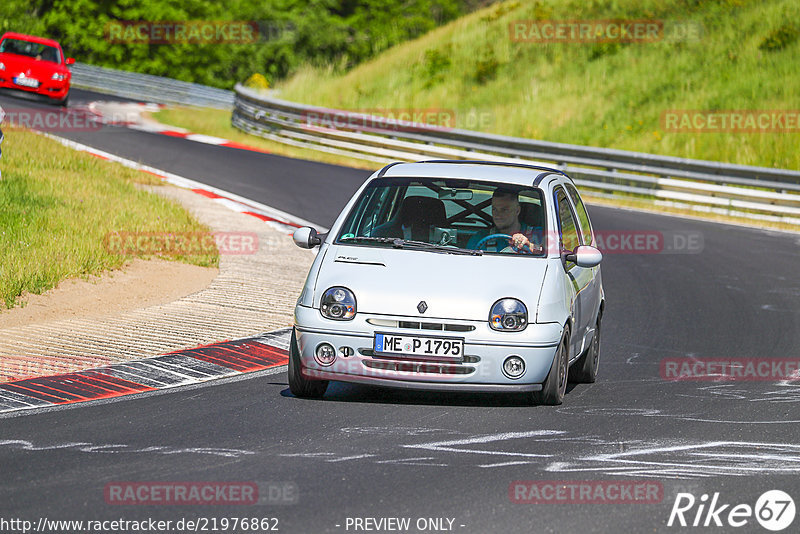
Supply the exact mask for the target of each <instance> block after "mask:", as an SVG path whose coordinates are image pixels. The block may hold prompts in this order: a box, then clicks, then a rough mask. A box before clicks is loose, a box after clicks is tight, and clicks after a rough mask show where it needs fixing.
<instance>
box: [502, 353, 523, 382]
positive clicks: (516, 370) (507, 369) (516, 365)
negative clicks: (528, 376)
mask: <svg viewBox="0 0 800 534" xmlns="http://www.w3.org/2000/svg"><path fill="white" fill-rule="evenodd" d="M503 374H504V375H506V376H507V377H508V378H519V377H521V376H522V375H524V374H525V360H523V359H522V358H520V357H519V356H509V357H508V358H506V361H504V362H503Z"/></svg>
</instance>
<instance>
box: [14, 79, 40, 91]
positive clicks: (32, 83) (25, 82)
mask: <svg viewBox="0 0 800 534" xmlns="http://www.w3.org/2000/svg"><path fill="white" fill-rule="evenodd" d="M14 83H15V84H17V85H21V86H23V87H33V88H34V89H36V88H37V87H39V80H37V79H36V78H20V77H16V78H14Z"/></svg>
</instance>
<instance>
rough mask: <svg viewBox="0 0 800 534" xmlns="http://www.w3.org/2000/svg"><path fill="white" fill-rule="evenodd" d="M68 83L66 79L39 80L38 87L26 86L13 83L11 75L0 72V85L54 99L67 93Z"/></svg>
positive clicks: (62, 97) (61, 97)
mask: <svg viewBox="0 0 800 534" xmlns="http://www.w3.org/2000/svg"><path fill="white" fill-rule="evenodd" d="M69 85H70V82H69V81H66V80H64V81H56V80H40V81H39V87H26V86H24V85H17V84H15V83H14V79H13V77H12V76H11V75H9V74H5V73H3V72H0V87H3V88H6V89H17V90H19V91H25V92H26V93H34V94H37V95H42V96H46V97H48V98H52V99H54V100H63V99H64V97H65V96H67V94H68V93H69Z"/></svg>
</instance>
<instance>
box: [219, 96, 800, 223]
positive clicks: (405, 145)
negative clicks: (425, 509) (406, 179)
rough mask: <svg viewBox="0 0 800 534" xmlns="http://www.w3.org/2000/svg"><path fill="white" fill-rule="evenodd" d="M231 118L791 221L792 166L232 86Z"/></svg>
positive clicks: (326, 145)
mask: <svg viewBox="0 0 800 534" xmlns="http://www.w3.org/2000/svg"><path fill="white" fill-rule="evenodd" d="M235 93H236V98H235V103H234V109H233V117H232V123H233V125H234V126H236V127H238V128H240V129H242V130H244V131H246V132H249V133H253V134H256V135H259V136H261V137H265V138H268V139H272V140H275V141H279V142H281V143H286V144H290V145H294V146H300V147H304V148H311V149H314V150H319V151H323V152H329V153H334V154H340V155H346V156H350V157H356V158H359V159H363V160H368V161H375V162H378V163H384V162H388V161H397V160H401V161H416V160H419V159H422V158H449V159H480V160H488V161H500V162H534V163H539V164H544V165H549V166H554V167H557V168H559V169H561V170H563V171H565V172H567V173H569V174H570V176H572V177H573V178H574V179H575V181H576V183H578V184H579V185H580V186H582V187H584V188H587V189H590V190H592V193H594V194H596V195H613V194H620V193H621V194H628V195H644V196H647V197H654V198H655V199H656V202H657V203H659V204H661V205H672V206H678V207H685V208H688V209H693V210H697V211H705V212H712V213H720V214H725V215H732V216H737V217H745V218H751V219H761V220H769V221H776V222H785V223H788V224H800V172H798V171H792V170H786V169H772V168H767V167H751V166H746V165H732V164H726V163H720V162H714V161H703V160H693V159H686V158H676V157H670V156H658V155H654V154H646V153H641V152H628V151H624V150H611V149H605V148H593V147H585V146H580V145H569V144H564V143H548V142H545V141H537V140H533V139H522V138H517V137H507V136H502V135H493V134H485V133H479V132H473V131H468V130H459V129H448V128H442V127H436V126H427V125H422V124H416V123H408V122H405V123H404V122H399V121H396V120H389V119H384V118H381V117H374V116H368V115H363V114H358V113H352V112H348V111H342V110H333V109H325V108H320V107H315V106H308V105H304V104H297V103H293V102H287V101H285V100H279V99H276V98H272V97H269V96H265V95H263V94H260V93H257V92H255V91H252V90H250V89H247V88H245V87H243V86H241V85H237V86H236V88H235Z"/></svg>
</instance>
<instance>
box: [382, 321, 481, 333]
mask: <svg viewBox="0 0 800 534" xmlns="http://www.w3.org/2000/svg"><path fill="white" fill-rule="evenodd" d="M367 322H368V323H369V324H371V325H373V326H380V327H382V328H407V329H410V330H438V331H440V332H472V331H473V330H475V327H474V326H473V325H468V324H454V323H437V322H430V321H399V320H394V319H373V318H370V319H367Z"/></svg>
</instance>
